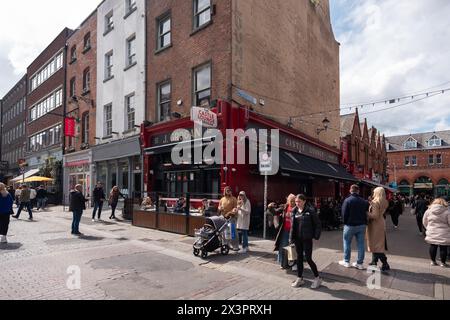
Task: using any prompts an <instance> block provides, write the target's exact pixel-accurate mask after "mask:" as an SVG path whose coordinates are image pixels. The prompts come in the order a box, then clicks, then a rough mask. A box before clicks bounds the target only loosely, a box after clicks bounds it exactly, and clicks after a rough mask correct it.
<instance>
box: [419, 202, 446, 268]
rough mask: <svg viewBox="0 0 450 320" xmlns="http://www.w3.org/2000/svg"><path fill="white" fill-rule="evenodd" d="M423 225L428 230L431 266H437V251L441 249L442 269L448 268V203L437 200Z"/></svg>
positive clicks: (430, 208) (429, 209) (427, 213)
mask: <svg viewBox="0 0 450 320" xmlns="http://www.w3.org/2000/svg"><path fill="white" fill-rule="evenodd" d="M423 225H424V227H425V229H426V238H425V241H426V242H427V243H429V244H430V258H431V265H432V266H437V263H436V256H437V249H438V248H439V249H440V254H441V264H440V265H441V267H444V268H446V267H448V264H447V250H448V247H449V246H450V211H449V209H448V203H447V202H446V201H445V200H444V199H442V198H439V199H436V200H434V201H433V203H432V205H431V206H430V207H429V208H428V210H427V211H426V212H425V215H424V216H423Z"/></svg>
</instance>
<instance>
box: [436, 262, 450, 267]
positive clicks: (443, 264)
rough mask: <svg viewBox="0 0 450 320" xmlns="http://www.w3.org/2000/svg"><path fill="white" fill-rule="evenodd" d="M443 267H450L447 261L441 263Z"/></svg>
mask: <svg viewBox="0 0 450 320" xmlns="http://www.w3.org/2000/svg"><path fill="white" fill-rule="evenodd" d="M439 265H440V266H441V267H442V268H448V267H450V266H449V265H448V264H447V263H440V264H439Z"/></svg>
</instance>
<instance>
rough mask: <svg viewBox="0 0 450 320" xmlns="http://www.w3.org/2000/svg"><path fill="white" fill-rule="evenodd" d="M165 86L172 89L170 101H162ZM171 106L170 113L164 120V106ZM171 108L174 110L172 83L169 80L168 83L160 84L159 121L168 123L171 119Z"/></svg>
mask: <svg viewBox="0 0 450 320" xmlns="http://www.w3.org/2000/svg"><path fill="white" fill-rule="evenodd" d="M165 86H169V87H170V99H168V100H164V101H163V100H161V96H162V95H161V91H162V88H163V87H165ZM166 104H168V105H169V113H168V114H167V115H166V117H165V118H163V112H162V106H163V105H166ZM171 108H172V81H171V80H168V81H164V82H161V83H160V84H158V121H159V122H163V121H168V120H170V118H171Z"/></svg>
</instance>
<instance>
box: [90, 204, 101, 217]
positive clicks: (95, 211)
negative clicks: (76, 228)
mask: <svg viewBox="0 0 450 320" xmlns="http://www.w3.org/2000/svg"><path fill="white" fill-rule="evenodd" d="M102 209H103V202H94V211H93V212H92V219H95V214H96V213H97V210H98V219H99V220H100V217H101V215H102Z"/></svg>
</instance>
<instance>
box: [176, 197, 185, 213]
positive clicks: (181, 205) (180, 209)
mask: <svg viewBox="0 0 450 320" xmlns="http://www.w3.org/2000/svg"><path fill="white" fill-rule="evenodd" d="M173 212H174V213H186V198H184V197H181V198H179V199H178V201H177V204H176V206H175V208H174V210H173Z"/></svg>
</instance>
